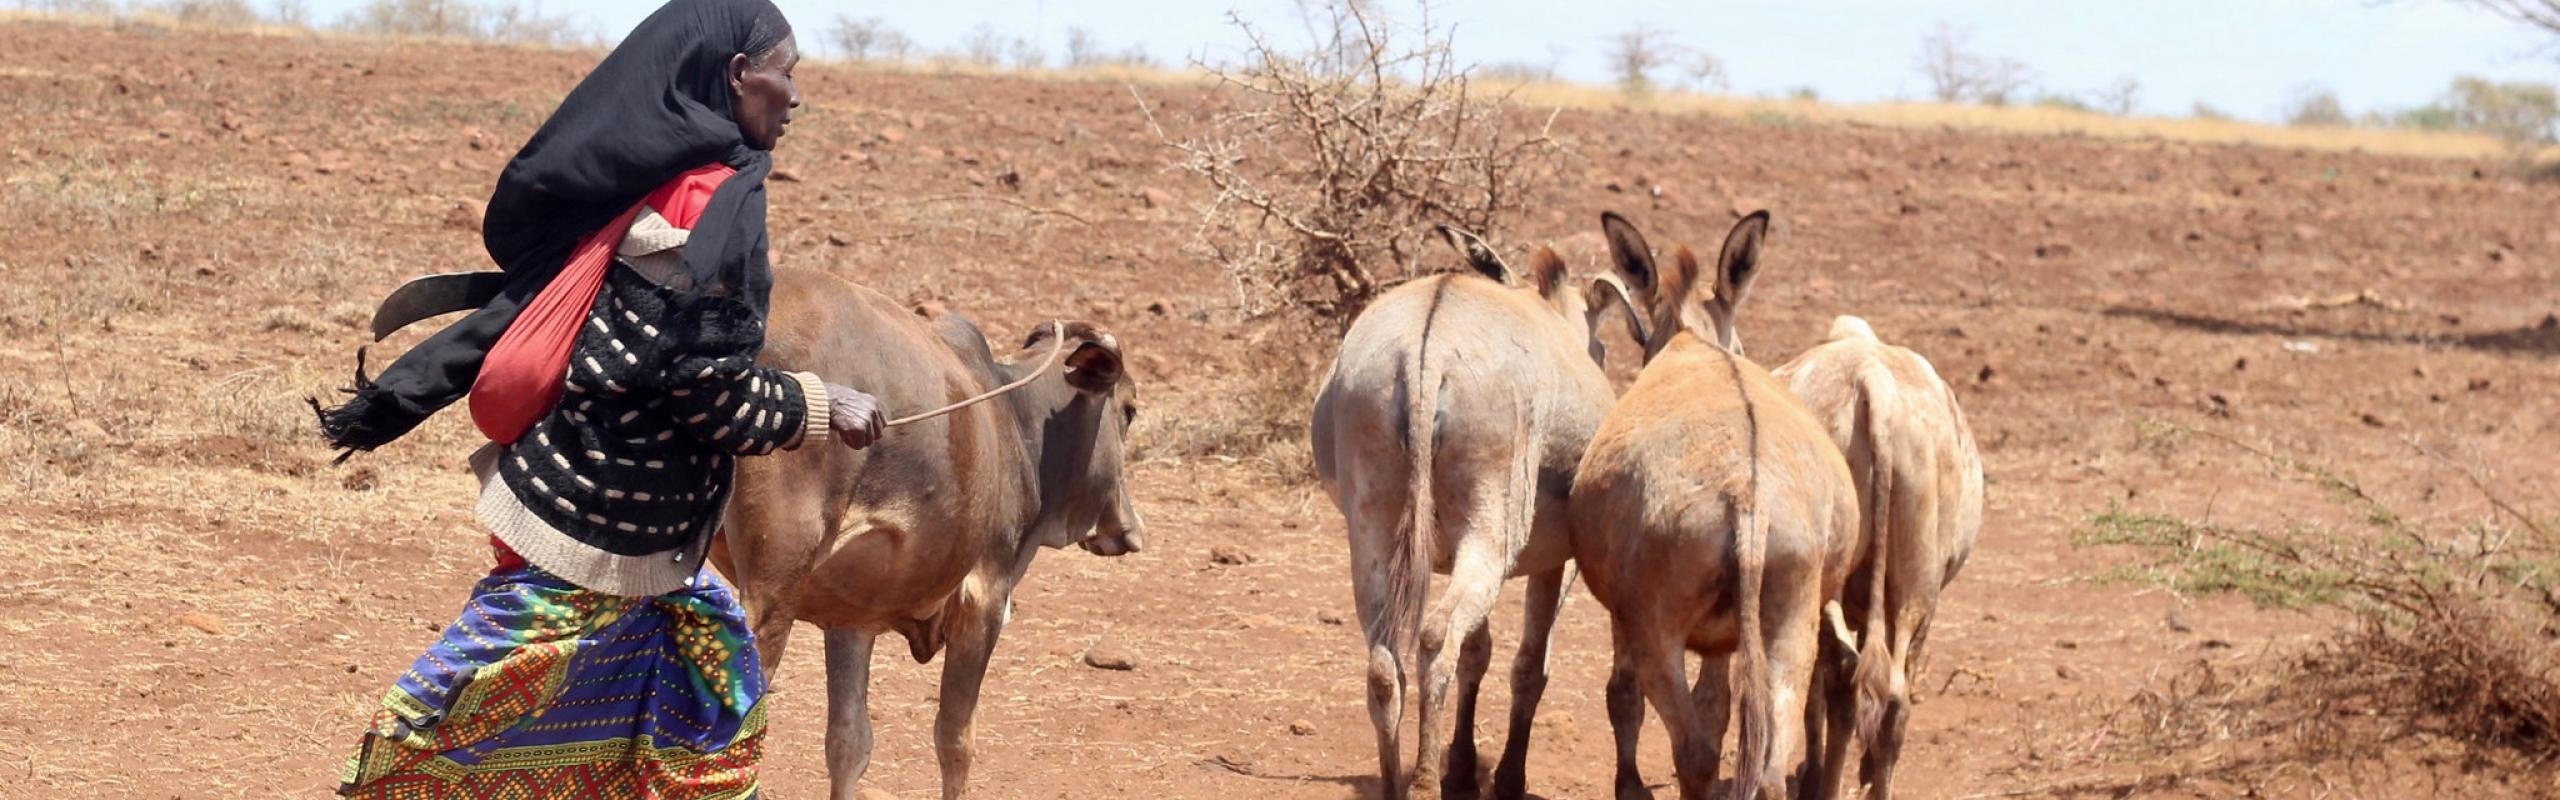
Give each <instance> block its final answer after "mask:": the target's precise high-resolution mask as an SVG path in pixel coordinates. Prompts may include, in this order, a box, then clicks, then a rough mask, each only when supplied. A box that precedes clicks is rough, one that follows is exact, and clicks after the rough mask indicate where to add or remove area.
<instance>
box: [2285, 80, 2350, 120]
mask: <svg viewBox="0 0 2560 800" xmlns="http://www.w3.org/2000/svg"><path fill="white" fill-rule="evenodd" d="M2284 124H2286V125H2291V126H2294V127H2297V128H2344V127H2347V126H2349V125H2352V124H2355V120H2354V119H2353V118H2350V117H2348V116H2347V107H2346V104H2344V103H2340V102H2338V93H2337V92H2333V91H2330V90H2328V89H2323V88H2319V87H2310V88H2306V89H2303V90H2302V91H2300V92H2297V93H2295V95H2294V98H2293V100H2292V101H2291V102H2289V103H2286V104H2285V107H2284Z"/></svg>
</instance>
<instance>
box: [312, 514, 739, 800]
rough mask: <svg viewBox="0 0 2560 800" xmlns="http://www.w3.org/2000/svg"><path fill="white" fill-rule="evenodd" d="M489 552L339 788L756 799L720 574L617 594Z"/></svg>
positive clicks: (468, 796)
mask: <svg viewBox="0 0 2560 800" xmlns="http://www.w3.org/2000/svg"><path fill="white" fill-rule="evenodd" d="M493 544H494V542H493ZM498 555H499V559H498V560H499V563H498V568H497V569H496V570H495V571H492V572H491V573H490V574H489V577H488V578H486V579H484V580H482V581H480V583H479V585H478V586H475V587H473V589H472V593H471V601H470V603H469V604H468V605H466V606H464V608H463V610H462V616H461V618H460V619H458V620H455V621H454V623H453V626H452V627H450V628H447V629H445V632H444V636H443V638H441V639H439V640H438V641H437V642H436V643H435V644H434V645H433V646H431V647H429V648H427V652H426V654H425V655H422V656H419V657H418V660H417V663H415V664H413V665H411V666H410V667H409V671H408V672H407V674H404V675H402V676H401V677H400V680H399V682H398V683H397V684H395V685H394V686H393V687H392V689H391V691H390V692H389V693H388V694H387V695H385V696H384V697H383V700H382V707H381V708H380V709H379V710H377V711H375V712H374V716H373V725H372V728H371V729H370V730H368V731H367V732H366V733H365V736H364V740H363V742H362V744H361V745H360V746H359V749H358V750H357V751H356V756H355V758H353V759H350V760H349V761H348V763H347V766H346V768H345V770H344V771H343V772H342V773H341V775H340V780H341V781H342V782H343V783H342V785H341V786H340V788H339V794H342V795H346V796H349V797H360V798H374V799H377V800H412V799H416V800H429V799H432V800H483V799H484V798H598V799H599V800H604V799H607V798H610V799H612V800H621V799H622V798H650V799H651V800H729V799H730V798H751V797H754V796H755V793H756V759H757V757H758V756H759V755H760V754H761V751H762V749H763V739H764V708H763V707H762V705H761V704H760V703H759V701H760V700H761V699H762V698H763V696H764V691H765V684H764V675H763V673H762V671H761V669H760V668H759V666H758V663H757V660H756V652H755V639H754V637H753V635H752V634H751V633H750V632H749V630H748V628H747V626H746V618H745V614H744V613H743V611H742V610H741V609H740V608H739V605H738V600H737V595H736V593H735V592H733V591H732V590H731V589H730V588H729V585H728V584H727V583H726V582H724V581H722V580H720V578H719V577H718V576H716V575H714V574H712V573H711V572H709V571H707V570H706V571H704V572H703V573H702V574H701V575H700V576H699V577H697V578H696V579H695V580H694V585H693V586H692V587H690V588H687V589H684V590H682V591H678V592H674V593H670V594H664V595H659V596H656V597H622V596H617V595H610V594H602V593H598V592H591V591H587V590H584V589H580V588H577V587H576V586H573V585H570V584H569V583H567V582H564V581H562V580H560V579H559V578H555V577H552V576H551V575H549V574H547V573H544V572H543V571H542V570H540V569H538V568H535V567H532V566H529V565H526V564H525V563H524V561H523V560H522V559H519V558H516V557H515V554H514V553H511V552H508V551H506V550H505V549H504V547H503V546H500V549H499V551H498Z"/></svg>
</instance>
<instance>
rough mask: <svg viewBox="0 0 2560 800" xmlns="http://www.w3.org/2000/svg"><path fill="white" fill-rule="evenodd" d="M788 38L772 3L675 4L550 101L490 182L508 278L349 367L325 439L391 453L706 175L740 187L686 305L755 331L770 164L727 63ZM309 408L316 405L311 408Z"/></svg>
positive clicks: (764, 291) (767, 277) (495, 238)
mask: <svg viewBox="0 0 2560 800" xmlns="http://www.w3.org/2000/svg"><path fill="white" fill-rule="evenodd" d="M790 33H791V26H790V23H789V22H788V21H786V20H784V18H783V16H782V11H781V10H780V9H777V8H775V7H774V6H773V3H772V2H771V0H673V2H669V3H667V4H666V5H665V6H663V7H661V8H659V9H658V11H657V13H654V14H651V15H649V18H648V19H647V20H644V21H642V22H641V23H640V27H638V28H636V29H634V30H632V32H631V35H630V36H629V37H628V38H625V39H623V40H622V44H621V45H619V46H616V47H615V48H614V49H613V52H612V53H611V54H609V55H607V56H605V59H604V62H603V63H601V64H597V65H596V69H595V71H594V72H592V73H589V74H588V75H587V77H586V80H583V81H580V82H579V83H578V87H577V88H576V89H572V90H570V92H569V96H568V97H567V98H566V99H564V100H562V101H561V102H560V108H559V109H558V110H556V111H553V112H552V113H551V118H550V119H549V120H546V121H544V122H543V124H542V129H541V130H538V131H535V132H534V134H533V139H532V140H531V141H528V142H526V143H525V145H524V149H523V150H520V151H517V153H516V156H515V159H514V160H513V161H510V162H508V163H507V168H506V171H504V172H501V173H499V175H498V188H497V190H496V192H495V193H493V194H492V195H491V196H490V198H489V212H488V217H487V218H486V220H485V221H484V222H483V224H482V226H481V230H482V234H481V239H482V241H483V243H484V244H486V245H487V247H488V249H489V258H490V259H492V260H494V261H496V262H497V263H498V266H499V268H500V269H502V270H504V271H505V274H506V283H507V285H506V289H505V291H503V292H500V293H499V295H498V296H497V297H496V298H495V299H492V300H491V301H489V304H488V305H486V306H483V307H481V308H480V309H479V310H477V311H474V312H472V313H471V314H470V315H468V316H465V317H463V318H462V319H461V320H458V321H456V322H454V323H453V324H452V325H449V326H447V327H446V328H445V329H444V330H442V331H439V332H437V333H436V334H435V335H433V336H430V337H428V338H427V340H426V341H424V342H420V343H419V344H418V346H417V347H415V348H413V349H411V350H410V351H409V352H408V353H407V354H406V355H403V356H401V357H400V360H398V361H395V362H392V364H391V366H390V367H389V368H387V369H384V370H383V371H382V375H381V376H380V377H379V378H371V379H369V378H367V377H366V376H365V374H364V358H363V354H362V353H358V354H357V359H356V385H355V386H354V387H353V388H351V389H348V390H346V391H347V392H348V393H349V394H351V395H353V397H352V399H350V400H348V402H347V403H346V405H342V406H338V407H336V408H331V409H327V410H324V411H321V412H320V428H321V433H322V435H324V436H326V437H328V439H329V443H330V444H331V445H333V446H336V447H340V448H348V449H350V450H371V449H374V448H376V447H380V446H382V445H385V444H388V443H390V442H391V441H392V440H394V439H398V438H400V437H401V436H403V435H405V434H407V433H408V432H409V431H410V430H411V429H413V428H416V427H417V426H418V423H420V422H424V421H426V418H427V417H428V416H431V415H433V414H435V413H436V412H437V411H438V410H441V409H443V408H444V407H445V406H447V405H451V404H452V403H453V401H455V400H458V399H461V398H462V396H463V395H464V394H466V393H468V392H470V391H471V383H472V381H473V380H474V379H476V378H478V377H479V374H480V362H481V360H482V359H484V358H485V357H487V355H488V353H489V347H490V346H491V345H493V344H496V343H497V341H498V336H499V334H501V333H504V332H506V329H507V326H508V325H510V324H512V323H514V322H515V319H516V314H517V312H518V311H521V310H522V309H523V308H524V306H525V304H526V303H528V302H531V301H532V300H533V297H534V296H535V295H536V294H539V293H540V292H541V291H542V288H543V287H544V286H545V285H548V284H549V283H550V282H551V279H552V278H553V277H554V276H556V275H558V274H559V272H560V268H561V266H562V265H563V264H564V263H566V262H567V260H568V257H569V253H570V251H571V250H572V249H574V248H575V247H576V246H577V243H578V240H579V239H580V238H581V237H584V236H586V235H587V234H590V233H593V232H595V231H596V230H597V229H600V228H603V227H604V226H605V224H606V223H609V222H611V221H612V220H613V218H614V217H616V216H618V215H620V214H621V213H622V212H623V211H624V210H627V209H629V208H630V207H631V206H632V205H633V204H635V203H638V202H640V199H641V198H642V197H644V196H646V195H647V194H648V193H649V192H651V191H653V190H656V189H657V188H658V187H659V186H661V185H663V184H665V183H666V182H668V181H671V180H674V179H675V178H676V176H678V175H681V174H683V173H684V172H686V171H687V170H691V169H693V168H695V167H700V166H703V165H706V164H710V163H713V162H719V163H724V164H727V165H729V166H730V167H733V168H736V169H737V170H738V174H737V175H736V176H734V177H731V178H730V179H729V180H728V181H727V182H726V183H724V184H722V185H721V186H720V189H719V191H717V192H715V193H713V194H712V196H711V201H710V204H709V205H708V206H706V207H705V208H704V209H703V212H702V216H701V218H700V219H699V220H698V221H697V222H696V223H695V225H694V228H693V231H692V234H691V237H690V238H689V239H688V240H687V241H686V243H685V248H684V266H685V269H686V271H687V272H689V273H691V274H692V277H693V286H694V287H695V291H696V292H698V293H701V294H705V295H725V296H726V299H727V300H730V301H736V302H743V303H746V304H747V305H748V306H749V307H750V308H752V309H754V311H755V314H756V316H757V317H758V318H762V317H763V316H764V311H765V301H766V297H767V295H768V294H769V293H770V290H771V288H772V285H773V276H772V272H771V270H770V267H769V265H768V264H767V263H766V260H765V247H766V240H765V198H764V181H765V176H766V175H767V174H768V173H770V172H771V171H772V169H773V159H772V156H771V155H770V154H768V153H764V152H762V151H758V150H755V149H753V148H751V147H748V146H747V143H746V137H745V136H744V135H743V134H742V133H740V131H739V129H738V122H737V117H736V113H735V108H734V106H735V103H736V97H735V95H733V94H732V93H731V92H730V89H729V62H730V59H731V58H732V57H734V56H736V55H738V54H741V53H744V54H747V55H748V56H749V57H750V58H753V57H756V56H760V55H763V54H765V53H767V52H769V51H771V50H772V49H773V48H774V47H775V46H776V45H779V44H781V42H782V40H783V39H784V37H787V36H789V35H790ZM317 405H318V404H317V402H316V401H315V402H314V406H315V407H316V406H317Z"/></svg>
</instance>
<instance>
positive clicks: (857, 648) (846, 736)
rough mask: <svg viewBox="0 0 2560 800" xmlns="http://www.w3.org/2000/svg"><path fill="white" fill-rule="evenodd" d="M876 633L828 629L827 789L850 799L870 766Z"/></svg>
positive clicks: (838, 798) (837, 796)
mask: <svg viewBox="0 0 2560 800" xmlns="http://www.w3.org/2000/svg"><path fill="white" fill-rule="evenodd" d="M877 636H878V634H875V633H872V632H870V631H863V630H855V629H851V628H830V629H828V630H827V632H826V637H827V639H826V641H827V785H828V788H829V791H828V796H830V797H833V798H835V800H854V798H855V797H856V787H857V786H858V785H860V784H861V783H862V773H863V771H864V770H867V769H869V768H870V767H871V645H872V642H873V641H874V640H875V638H876V637H877Z"/></svg>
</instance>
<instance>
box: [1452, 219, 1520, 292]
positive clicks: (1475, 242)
mask: <svg viewBox="0 0 2560 800" xmlns="http://www.w3.org/2000/svg"><path fill="white" fill-rule="evenodd" d="M1439 229H1440V238H1441V239H1443V240H1445V241H1447V242H1448V243H1449V248H1450V249H1452V250H1456V251H1458V255H1461V256H1465V257H1466V259H1467V268H1468V269H1472V270H1475V271H1476V274H1479V275H1483V276H1485V277H1487V278H1492V279H1494V280H1495V281H1496V282H1499V283H1502V284H1505V285H1512V284H1515V283H1517V282H1516V281H1514V280H1512V275H1511V265H1510V264H1507V263H1503V261H1502V254H1500V253H1496V252H1494V251H1493V245H1490V244H1486V243H1485V240H1484V237H1481V236H1477V235H1475V234H1474V233H1472V232H1470V231H1468V230H1467V229H1465V228H1460V227H1458V226H1456V225H1449V224H1445V223H1444V224H1442V225H1440V226H1439Z"/></svg>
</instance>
